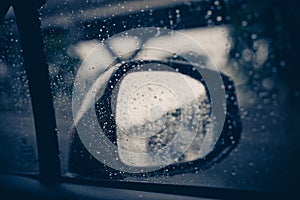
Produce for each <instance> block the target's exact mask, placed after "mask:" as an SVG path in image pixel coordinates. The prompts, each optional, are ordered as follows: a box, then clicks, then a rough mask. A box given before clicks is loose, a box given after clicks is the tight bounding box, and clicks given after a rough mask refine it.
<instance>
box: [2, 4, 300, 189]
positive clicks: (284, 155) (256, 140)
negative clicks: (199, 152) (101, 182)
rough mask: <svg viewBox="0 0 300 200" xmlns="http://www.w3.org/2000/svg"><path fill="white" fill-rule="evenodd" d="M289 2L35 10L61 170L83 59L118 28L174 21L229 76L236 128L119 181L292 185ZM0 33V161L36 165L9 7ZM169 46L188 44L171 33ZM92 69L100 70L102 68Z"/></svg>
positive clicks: (298, 88) (294, 73) (111, 52)
mask: <svg viewBox="0 0 300 200" xmlns="http://www.w3.org/2000/svg"><path fill="white" fill-rule="evenodd" d="M298 8H299V3H298V1H296V0H290V1H289V2H286V1H280V0H272V1H271V0H266V1H258V0H252V1H244V0H216V1H211V0H200V1H196V0H195V1H192V0H164V1H159V0H153V1H143V0H127V1H120V0H113V1H106V0H64V1H58V0H48V1H47V3H46V4H44V5H43V7H42V8H41V9H40V13H41V22H42V32H43V37H44V43H45V48H46V50H45V52H46V56H47V62H48V65H49V74H50V80H51V87H52V95H53V101H54V105H55V112H56V122H57V126H58V127H57V132H58V137H59V147H60V160H61V165H62V173H63V174H64V175H65V176H68V172H69V169H68V165H67V163H68V159H69V149H70V143H71V140H72V137H71V132H72V130H71V129H72V125H73V116H72V105H71V102H72V90H73V83H74V80H75V78H76V74H77V71H78V69H79V67H80V66H82V63H83V61H84V59H85V58H86V57H87V56H88V55H89V53H90V52H91V51H92V50H94V49H95V48H96V47H98V46H97V45H99V44H100V43H101V42H103V41H104V40H106V39H108V38H110V37H111V36H114V35H115V34H117V33H120V32H122V31H126V30H130V29H132V28H140V27H161V28H168V29H172V30H177V31H180V32H182V33H184V34H186V35H188V36H189V37H191V38H192V39H194V40H195V41H196V42H198V43H200V44H201V45H203V47H204V49H206V51H207V54H208V55H209V56H210V57H211V59H212V60H213V61H214V62H215V64H216V66H217V67H218V69H219V70H220V71H221V72H222V73H224V74H226V75H227V76H229V77H230V78H232V79H233V81H234V83H235V86H236V90H237V96H238V103H239V109H240V113H241V117H242V123H243V132H242V136H241V140H240V143H239V145H238V146H237V148H235V149H234V150H233V151H232V152H231V153H230V154H229V156H228V157H227V158H226V159H224V160H223V161H221V162H219V163H216V164H215V165H213V166H212V167H210V168H209V169H206V170H198V171H196V172H194V173H187V174H181V173H180V172H179V173H178V174H177V175H175V176H168V175H164V176H156V177H131V178H128V179H125V181H141V182H153V183H169V184H179V185H194V186H211V187H221V188H235V189H249V190H272V191H275V190H284V189H288V188H291V187H296V183H297V177H298V175H299V168H298V165H299V161H298V160H299V159H298V156H297V155H298V153H299V144H298V141H300V140H299V139H300V136H299V128H300V127H299V126H300V125H299V124H300V123H299V122H300V121H299V119H300V118H299V117H298V113H299V111H300V105H299V102H300V101H299V100H300V82H299V78H298V74H299V72H300V68H299V60H298V59H297V54H298V52H299V39H298V35H297V31H296V30H297V27H298V25H299V21H298V19H299V12H298ZM28 28H30V27H28ZM151 39H152V41H155V38H151ZM151 39H150V40H151ZM0 41H1V42H0V49H1V54H0V97H1V98H0V111H1V112H0V130H1V131H0V146H1V148H2V149H1V151H0V170H1V171H15V172H26V173H37V172H38V162H37V149H36V142H35V133H34V126H33V117H32V111H31V101H30V94H29V91H28V81H27V76H26V73H25V66H24V63H23V57H22V50H21V48H20V40H19V35H18V30H17V27H16V21H15V17H14V12H13V9H10V10H9V12H8V13H7V15H6V16H5V20H4V22H3V24H2V25H1V28H0ZM166 41H167V38H166ZM128 44H129V43H128V41H123V43H122V42H118V43H116V44H112V45H111V46H112V47H111V49H105V48H103V49H102V50H101V52H99V54H101V55H102V58H107V59H108V60H109V59H114V58H115V57H116V56H117V54H118V52H119V51H122V50H124V48H125V49H126V45H128ZM178 48H181V49H184V48H186V50H187V51H188V50H189V47H186V46H185V45H184V44H180V41H178ZM205 56H207V55H203V57H202V58H201V59H202V61H205V60H206V58H205ZM95 60H97V59H96V58H95ZM89 62H95V64H97V62H96V61H94V60H90V61H89ZM103 62H105V60H104V61H103ZM205 64H206V65H210V63H205ZM97 70H98V71H97V73H101V70H102V71H103V68H101V66H98V68H97ZM93 73H94V71H93ZM88 77H89V70H88V69H87V72H86V73H85V78H86V79H87V80H88ZM83 156H86V155H83ZM79 165H80V164H79ZM195 167H197V166H195ZM95 177H97V175H96V174H95Z"/></svg>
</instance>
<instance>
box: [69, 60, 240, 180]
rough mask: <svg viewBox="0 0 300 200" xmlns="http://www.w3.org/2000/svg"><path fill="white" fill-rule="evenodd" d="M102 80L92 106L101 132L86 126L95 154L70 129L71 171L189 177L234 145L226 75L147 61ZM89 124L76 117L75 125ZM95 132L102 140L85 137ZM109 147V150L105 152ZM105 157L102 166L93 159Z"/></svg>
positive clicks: (235, 111)
mask: <svg viewBox="0 0 300 200" xmlns="http://www.w3.org/2000/svg"><path fill="white" fill-rule="evenodd" d="M106 77H107V78H106V79H105V81H104V82H105V83H102V84H101V83H99V84H100V85H101V86H100V87H98V89H99V90H97V91H95V92H97V94H96V99H95V104H94V106H92V108H91V109H94V111H95V113H96V116H95V119H96V120H97V124H98V125H99V126H98V127H100V128H99V129H100V130H95V128H94V129H93V130H92V129H91V128H89V127H85V128H84V130H85V131H87V129H88V130H90V131H87V133H86V134H90V135H93V136H91V137H92V138H94V139H91V140H89V145H90V147H95V146H97V148H96V149H97V150H95V148H88V150H87V149H86V148H85V146H86V145H83V144H82V141H83V143H85V144H87V141H88V140H86V139H84V138H83V137H82V136H81V137H80V138H79V137H78V135H77V133H76V129H74V135H73V136H74V138H73V141H72V146H71V151H70V162H69V169H70V172H73V173H76V174H81V175H84V176H92V177H95V176H96V177H97V176H101V177H112V176H115V177H119V178H120V177H123V176H139V175H142V174H145V173H146V174H147V175H163V174H166V173H167V174H168V175H175V174H180V173H187V172H194V171H195V170H199V169H205V168H207V167H209V166H211V165H212V164H214V163H216V162H219V161H221V160H222V159H223V158H225V157H226V156H227V155H228V154H229V152H230V151H231V150H232V149H233V148H234V147H236V145H237V144H238V141H239V139H240V134H241V131H242V124H241V119H240V114H239V108H238V103H237V97H236V94H235V88H234V83H233V81H232V80H230V78H229V77H227V76H226V75H224V74H219V73H218V72H215V71H213V70H210V69H204V68H201V67H197V66H196V68H195V65H192V64H190V63H188V62H185V61H172V60H166V61H160V60H145V61H129V62H123V63H122V64H120V65H116V66H114V67H113V69H112V70H108V71H107V74H106ZM218 77H219V78H220V80H221V82H220V84H214V85H213V86H209V84H208V81H207V79H208V78H209V79H211V80H214V79H215V78H218ZM215 82H217V81H215ZM219 90H223V91H225V92H224V95H225V97H223V98H224V100H225V102H223V105H221V106H220V105H219V108H223V110H222V109H221V110H218V112H223V113H219V116H218V114H216V113H214V112H216V111H215V110H216V109H215V108H214V107H216V104H218V103H222V101H219V102H218V99H216V98H218V95H219V96H220V94H219V93H222V92H218V91H219ZM213 98H215V99H213ZM220 98H222V97H220ZM219 100H220V99H219ZM213 109H215V110H213ZM222 115H224V120H223V122H222V119H221V118H220V116H222ZM87 120H89V118H85V115H82V117H80V119H79V120H78V123H81V122H82V124H84V123H85V122H86V121H87ZM76 127H77V126H76ZM81 128H82V126H81ZM94 130H95V131H96V132H97V131H100V132H101V133H102V134H103V136H105V137H106V138H107V139H108V142H104V140H101V139H97V136H98V135H97V134H98V133H96V132H95V134H93V133H90V132H92V131H94ZM84 137H85V136H84ZM87 137H88V136H87ZM100 138H101V137H100ZM102 139H103V137H102ZM107 143H110V144H111V146H114V149H115V150H114V151H115V152H114V153H109V151H107V147H109V145H108V146H106V145H107ZM105 153H107V154H109V155H111V158H112V159H111V160H110V161H107V160H106V163H104V164H102V163H101V162H99V161H98V160H101V158H98V157H97V154H100V155H102V156H103V154H105ZM91 155H93V156H94V157H92V156H91ZM103 160H105V159H103ZM103 160H102V162H103ZM82 162H84V163H85V164H84V166H83V165H79V163H82ZM108 166H109V167H108ZM114 166H120V168H116V167H114ZM131 172H132V173H131Z"/></svg>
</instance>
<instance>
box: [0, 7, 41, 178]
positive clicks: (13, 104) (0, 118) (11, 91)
mask: <svg viewBox="0 0 300 200" xmlns="http://www.w3.org/2000/svg"><path fill="white" fill-rule="evenodd" d="M0 41H1V42H0V44H1V47H0V48H1V54H0V56H1V57H0V97H1V98H0V146H1V152H0V160H1V162H0V170H1V171H10V172H21V173H24V172H27V173H37V172H38V159H37V146H36V136H35V129H34V122H33V113H32V108H31V100H30V94H29V88H28V79H27V75H26V71H25V65H24V60H23V55H22V50H21V46H20V38H19V35H18V31H17V26H16V20H15V18H14V14H13V10H12V9H10V10H9V11H8V14H7V15H6V18H5V20H4V22H3V24H2V25H1V27H0Z"/></svg>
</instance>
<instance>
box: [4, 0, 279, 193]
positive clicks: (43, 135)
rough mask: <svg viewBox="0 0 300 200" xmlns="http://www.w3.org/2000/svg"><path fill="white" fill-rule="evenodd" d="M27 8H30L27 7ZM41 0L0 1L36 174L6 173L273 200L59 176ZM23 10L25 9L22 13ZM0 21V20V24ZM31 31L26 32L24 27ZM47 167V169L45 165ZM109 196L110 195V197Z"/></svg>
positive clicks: (204, 189) (200, 188) (182, 187)
mask: <svg viewBox="0 0 300 200" xmlns="http://www.w3.org/2000/svg"><path fill="white" fill-rule="evenodd" d="M31 3H32V4H31ZM28 4H31V5H30V6H28ZM42 4H43V0H42V1H39V0H36V1H35V0H30V2H29V3H28V2H23V1H22V0H15V1H13V0H4V2H3V3H2V5H0V8H1V9H0V11H1V13H0V14H1V15H0V17H2V18H4V16H5V13H6V11H7V9H8V8H9V7H10V6H12V7H13V9H14V12H15V16H16V21H17V27H18V31H19V34H20V38H21V48H22V50H23V57H24V61H25V64H26V73H27V75H28V80H29V83H28V84H29V90H30V95H31V100H32V108H33V117H34V125H35V130H36V139H37V149H38V163H39V173H38V174H28V173H26V174H25V173H9V174H10V175H12V176H13V175H18V176H21V177H27V178H31V179H35V180H38V181H40V182H41V183H52V184H62V183H71V184H81V185H88V186H99V187H105V188H116V189H127V190H135V191H144V192H153V193H163V194H173V195H183V196H192V197H204V198H222V199H228V198H230V199H231V198H238V199H241V198H243V199H245V198H246V199H248V198H249V199H253V198H257V197H259V198H270V197H271V196H277V195H278V194H277V193H274V192H272V191H254V190H244V189H227V188H214V187H203V186H188V185H171V184H163V185H162V184H157V183H141V182H122V181H114V180H101V179H98V180H95V179H79V178H72V177H65V176H62V174H61V170H60V159H59V147H58V138H57V131H56V130H57V126H56V122H55V113H54V106H53V101H52V95H51V89H50V80H49V73H48V64H47V62H46V56H45V52H44V44H43V37H42V32H41V21H40V18H39V16H40V14H39V8H40V6H41V5H42ZM24 8H26V9H24ZM3 13H4V14H3ZM2 18H1V20H2ZM29 26H30V27H31V28H30V29H29V28H28V27H29ZM49 163H51V165H49ZM112 195H113V194H112Z"/></svg>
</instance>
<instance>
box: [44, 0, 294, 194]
mask: <svg viewBox="0 0 300 200" xmlns="http://www.w3.org/2000/svg"><path fill="white" fill-rule="evenodd" d="M266 5H267V3H266V4H265V3H252V2H248V3H246V2H244V1H241V0H233V1H223V0H220V1H185V0H182V1H175V0H168V1H148V2H145V1H118V0H116V1H75V0H74V1H65V2H62V1H55V0H49V1H48V2H47V3H46V4H45V5H44V7H43V8H42V9H41V14H42V18H41V19H42V29H43V36H44V39H45V45H46V54H47V59H48V64H49V72H50V78H51V85H52V93H53V97H54V104H55V110H56V118H57V124H58V136H59V143H60V150H61V161H62V166H63V168H62V170H63V173H64V174H65V175H66V176H73V177H76V178H99V179H114V180H122V181H142V182H151V183H168V184H179V185H195V186H212V187H225V188H243V189H259V190H264V189H266V190H268V189H271V190H275V189H280V188H281V187H282V183H281V182H282V180H285V181H288V180H289V178H288V177H290V176H292V174H293V173H295V169H294V168H293V167H292V166H293V164H294V163H295V161H294V158H293V157H294V156H295V154H296V152H297V145H296V141H297V139H299V136H297V134H296V133H297V131H296V130H297V127H295V126H296V125H295V124H297V123H296V122H298V121H299V120H297V117H296V115H295V113H296V110H297V109H299V106H298V104H297V103H295V102H297V99H298V98H299V96H300V95H299V88H297V86H296V85H297V83H298V81H297V78H295V77H294V76H295V75H294V76H292V77H293V79H292V80H293V81H291V80H290V79H289V78H288V77H290V76H291V75H292V74H294V72H298V71H299V70H298V71H297V70H296V69H295V67H294V65H295V62H294V63H293V62H290V64H288V62H289V59H291V55H290V54H288V53H286V54H283V52H286V51H288V50H287V49H291V47H290V46H289V45H286V46H285V45H283V44H284V43H287V44H292V43H293V38H291V39H289V38H290V37H289V34H287V35H285V36H284V37H281V36H280V35H282V34H285V33H284V29H283V27H286V28H288V29H289V28H290V27H291V25H290V24H289V23H288V22H285V21H284V20H283V19H286V18H285V17H286V16H285V15H284V14H283V11H282V12H278V13H276V12H275V11H274V12H273V11H272V9H266V7H267V6H266ZM277 6H278V5H277V4H276V5H274V7H276V8H277ZM279 7H280V6H279ZM274 10H276V9H274ZM270 16H273V17H274V19H276V20H277V21H276V20H275V21H276V23H277V24H273V23H275V22H274V21H272V20H269V18H270ZM282 20H283V21H282ZM270 21H272V22H270ZM268 28H270V29H271V30H273V29H274V31H271V32H270V31H269V30H268ZM289 30H290V29H289ZM289 52H291V50H289ZM147 62H148V63H147ZM149 64H150V65H151V64H152V65H154V66H149ZM163 65H164V66H163ZM197 74H200V75H197ZM216 74H217V75H216ZM183 80H184V81H183ZM218 83H220V84H221V85H218ZM213 84H215V85H213ZM298 85H299V84H298ZM155 97H156V98H155ZM159 99H161V100H159ZM218 109H219V110H218ZM224 111H225V112H224ZM185 113H187V114H185ZM222 113H223V114H222ZM186 122H189V123H190V124H188V123H186ZM194 122H196V123H195V124H196V125H194ZM292 122H293V123H292ZM291 124H292V125H291ZM174 130H176V131H177V132H180V133H182V134H181V135H179V136H177V137H175V136H174V134H173V133H174ZM178 130H180V131H178ZM222 130H223V131H222ZM241 130H242V131H241ZM221 132H222V134H221ZM239 134H240V136H241V137H240V138H239ZM175 135H176V134H175ZM174 138H175V140H176V139H177V140H179V141H182V142H181V143H180V144H185V145H183V146H186V144H187V145H188V146H189V148H182V149H180V147H181V145H179V146H176V145H174V146H171V147H176V148H175V151H173V150H171V148H170V146H168V145H167V143H172V141H174ZM189 139H191V142H189ZM186 141H187V142H186ZM164 148H165V149H166V151H164V152H163V153H162V155H163V157H164V156H165V157H167V158H162V157H155V156H157V155H158V154H155V153H157V152H158V151H157V150H159V149H164ZM168 148H169V149H168ZM178 149H179V150H178ZM128 152H129V153H128ZM147 152H152V153H153V152H154V154H151V155H150V154H147ZM174 152H175V153H174ZM136 153H139V154H136ZM142 153H144V154H142ZM172 153H174V154H172ZM167 155H168V156H167ZM157 159H158V160H160V161H161V160H164V161H163V162H160V161H159V162H157ZM168 166H170V167H168ZM145 167H146V168H147V167H149V168H147V169H146V168H145ZM155 167H158V168H155ZM154 168H155V169H154ZM288 169H290V170H288ZM142 170H144V171H142ZM150 171H151V172H153V173H146V172H150ZM137 172H139V173H137ZM143 172H145V173H143ZM282 177H284V179H282Z"/></svg>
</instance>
